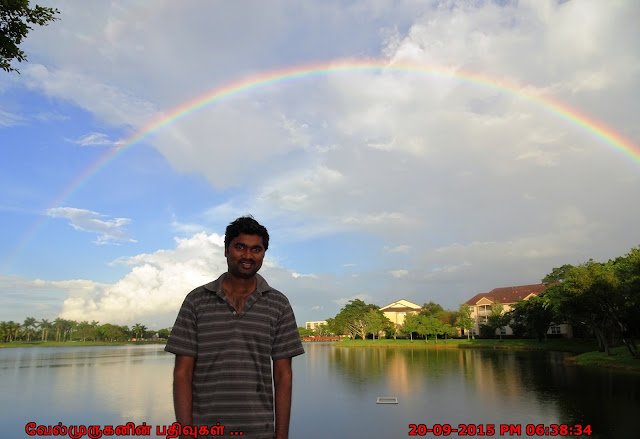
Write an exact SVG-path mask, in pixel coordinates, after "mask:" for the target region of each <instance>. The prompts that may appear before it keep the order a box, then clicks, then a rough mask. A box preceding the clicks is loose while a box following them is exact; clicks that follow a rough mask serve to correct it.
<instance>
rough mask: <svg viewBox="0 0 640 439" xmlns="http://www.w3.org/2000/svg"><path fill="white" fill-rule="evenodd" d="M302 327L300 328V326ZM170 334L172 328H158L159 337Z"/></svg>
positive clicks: (166, 336)
mask: <svg viewBox="0 0 640 439" xmlns="http://www.w3.org/2000/svg"><path fill="white" fill-rule="evenodd" d="M298 329H300V328H298ZM169 334H171V328H163V329H158V337H159V338H165V339H166V338H169Z"/></svg>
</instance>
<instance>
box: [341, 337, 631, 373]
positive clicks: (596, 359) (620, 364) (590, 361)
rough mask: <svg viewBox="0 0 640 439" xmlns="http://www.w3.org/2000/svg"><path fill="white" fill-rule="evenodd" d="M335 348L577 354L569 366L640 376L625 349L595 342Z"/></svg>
mask: <svg viewBox="0 0 640 439" xmlns="http://www.w3.org/2000/svg"><path fill="white" fill-rule="evenodd" d="M332 346H336V347H346V348H358V347H363V348H364V347H366V348H394V349H491V350H523V351H556V352H566V353H570V354H574V355H572V356H570V357H567V358H566V359H565V364H567V365H570V366H580V367H597V368H605V369H613V370H618V371H623V372H631V373H640V360H637V359H633V358H632V357H631V355H630V354H629V352H628V351H627V348H626V347H625V346H616V347H614V348H611V349H610V351H611V355H610V356H607V355H606V354H605V353H604V352H598V350H597V344H596V342H595V341H592V340H588V341H585V340H572V341H568V340H566V339H554V340H547V341H544V342H538V341H537V340H528V339H503V340H495V339H475V340H470V341H467V340H466V339H448V340H446V342H445V340H438V343H437V344H436V343H435V340H429V341H428V342H427V343H425V342H424V340H414V341H413V342H411V341H410V340H391V339H389V340H387V339H382V340H375V341H374V340H365V341H362V340H342V341H340V342H338V343H333V344H332Z"/></svg>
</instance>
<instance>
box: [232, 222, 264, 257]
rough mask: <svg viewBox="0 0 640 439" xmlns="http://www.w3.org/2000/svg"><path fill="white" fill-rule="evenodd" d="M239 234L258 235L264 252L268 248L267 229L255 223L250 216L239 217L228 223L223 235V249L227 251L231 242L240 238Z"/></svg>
mask: <svg viewBox="0 0 640 439" xmlns="http://www.w3.org/2000/svg"><path fill="white" fill-rule="evenodd" d="M240 234H245V235H258V236H260V237H261V238H262V243H263V244H264V250H265V251H266V250H267V249H268V248H269V232H267V228H266V227H265V226H263V225H262V224H260V223H259V222H258V221H256V220H255V219H254V218H253V217H252V216H251V215H247V216H241V217H240V218H238V219H236V220H235V221H233V222H230V223H229V225H228V226H227V230H226V231H225V234H224V248H225V249H227V250H228V249H229V244H230V243H231V241H233V239H234V238H237V237H238V236H240Z"/></svg>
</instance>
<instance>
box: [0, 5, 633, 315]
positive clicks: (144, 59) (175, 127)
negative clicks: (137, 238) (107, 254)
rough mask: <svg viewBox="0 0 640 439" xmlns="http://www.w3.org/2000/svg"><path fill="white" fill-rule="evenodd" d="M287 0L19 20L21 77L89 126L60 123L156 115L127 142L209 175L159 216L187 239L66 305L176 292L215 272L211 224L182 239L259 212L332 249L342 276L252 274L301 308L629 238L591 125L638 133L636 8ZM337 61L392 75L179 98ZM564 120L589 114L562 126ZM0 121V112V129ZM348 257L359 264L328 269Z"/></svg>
mask: <svg viewBox="0 0 640 439" xmlns="http://www.w3.org/2000/svg"><path fill="white" fill-rule="evenodd" d="M303 3H304V4H300V5H297V6H296V8H297V9H296V14H297V15H296V16H297V17H298V19H297V20H291V19H290V17H291V14H290V13H291V5H290V2H288V1H278V0H275V1H273V2H268V4H267V3H264V4H263V3H260V4H256V5H253V9H252V13H251V14H246V10H245V9H244V7H243V6H242V4H241V2H240V3H236V2H229V3H228V4H225V5H224V6H221V5H218V4H216V5H213V4H206V5H202V4H198V5H196V4H195V3H194V4H182V3H181V4H180V5H178V4H177V3H172V2H163V3H160V4H158V5H156V4H154V5H153V6H149V5H145V4H143V3H140V4H139V5H134V6H132V5H126V4H125V3H113V2H106V1H105V2H99V3H97V4H96V5H93V4H92V5H90V6H89V5H85V4H81V5H76V4H75V3H73V2H65V1H62V3H61V4H62V5H65V6H68V7H65V9H68V12H67V15H66V16H65V23H64V26H48V27H46V28H44V29H35V30H34V32H33V34H30V38H29V39H28V41H27V44H29V47H30V53H33V56H31V55H30V59H32V60H33V61H34V62H33V63H30V64H28V65H27V66H26V68H24V69H23V75H22V78H23V79H24V80H25V81H24V82H25V83H26V84H28V86H29V87H30V90H31V91H32V92H35V93H41V95H44V96H46V97H54V98H59V100H60V101H64V102H66V103H72V104H73V105H75V106H77V107H79V108H81V109H83V110H85V111H86V112H87V113H88V114H90V115H91V116H92V117H93V118H94V119H95V121H96V123H95V126H96V127H97V128H94V127H93V126H92V127H89V128H84V127H83V130H82V131H74V132H75V133H77V132H81V133H93V134H90V135H88V136H84V137H82V138H80V139H78V141H83V142H85V143H92V142H97V143H100V142H107V141H108V140H109V138H108V137H106V136H104V135H102V134H100V132H102V131H103V130H104V128H103V127H104V125H109V126H110V127H117V128H119V129H120V130H122V136H123V137H125V136H126V135H127V134H131V133H132V132H138V133H141V132H143V131H145V130H146V129H150V128H151V127H152V126H153V125H148V124H149V123H150V122H153V121H158V120H159V118H160V117H161V116H162V115H164V116H166V117H168V118H169V119H170V120H171V121H172V122H171V123H169V124H167V125H166V126H164V127H158V128H159V129H158V130H157V131H154V133H153V135H149V136H148V137H146V138H145V139H144V143H145V145H148V146H149V147H152V148H155V150H157V151H158V152H159V153H160V154H162V155H163V157H164V158H165V159H166V162H167V163H168V165H169V166H170V167H171V169H172V170H173V171H174V172H175V174H180V175H182V174H186V175H188V176H195V178H202V179H203V180H204V179H206V181H208V182H209V183H210V186H211V188H212V189H211V193H212V197H211V198H203V197H201V196H198V198H197V201H196V202H195V203H193V202H192V204H191V205H190V207H189V209H190V211H191V212H193V211H202V214H201V215H194V216H191V217H188V216H187V215H186V214H184V215H181V216H182V218H181V219H180V220H178V219H176V218H173V221H172V223H171V224H170V226H171V228H172V229H171V231H176V232H177V233H179V234H180V235H181V236H190V238H185V239H184V240H183V241H178V244H177V248H176V249H172V250H158V251H157V252H155V253H151V254H148V255H138V256H134V257H130V258H123V259H119V260H118V263H120V262H121V263H124V264H127V265H128V266H130V267H131V272H130V273H128V274H127V276H125V277H124V278H123V279H120V280H119V281H117V282H116V283H114V284H113V285H111V286H107V287H104V286H95V287H94V289H95V291H98V292H99V297H97V298H93V299H91V300H89V299H86V298H85V297H79V296H75V295H74V296H73V297H70V298H69V300H71V302H69V303H68V304H67V305H66V306H67V308H66V311H68V312H71V311H73V312H76V313H77V314H73V315H81V312H82V311H87V312H88V311H91V312H95V313H96V315H97V313H98V312H102V313H103V314H104V315H105V316H116V315H118V312H120V311H121V308H119V306H120V305H119V301H120V300H121V301H122V302H123V303H132V304H135V305H136V306H140V309H141V311H140V313H138V314H136V313H135V312H134V313H133V314H130V318H137V317H140V316H142V315H144V313H154V312H162V310H165V309H168V308H171V307H173V306H175V304H176V303H177V302H178V301H179V299H178V297H183V296H184V288H185V286H186V284H189V285H191V284H192V283H195V282H200V281H202V280H203V279H204V278H206V277H208V276H213V275H215V274H217V273H218V271H219V270H224V261H223V260H222V259H220V257H219V255H218V256H214V254H217V253H216V252H219V250H220V248H219V246H220V245H221V244H220V245H219V244H218V241H216V240H214V241H211V239H213V238H212V236H214V235H207V233H198V234H196V235H194V233H197V232H200V231H205V232H208V231H211V230H220V229H219V226H220V225H225V224H226V222H227V221H228V220H229V219H231V218H235V217H238V216H240V215H243V214H246V213H253V214H254V215H255V216H256V217H257V218H260V219H261V221H264V222H265V223H268V224H273V226H272V229H271V230H273V231H274V235H278V236H282V239H284V240H286V244H291V243H300V242H312V243H313V242H315V241H317V240H320V239H322V240H326V242H327V244H328V245H331V247H332V248H333V253H332V254H339V255H340V257H341V258H343V259H340V260H337V261H336V262H335V265H336V266H337V267H338V269H337V271H338V273H340V272H341V270H343V271H348V274H346V275H344V276H341V275H339V274H336V273H324V272H321V271H320V270H316V269H315V267H313V266H304V267H299V266H296V267H284V266H281V265H279V264H277V263H275V262H273V265H269V264H266V265H265V268H264V270H265V271H266V272H267V273H268V274H269V275H271V276H273V277H274V279H275V281H276V284H277V285H283V288H284V289H285V290H291V291H292V293H293V294H292V301H294V302H296V303H297V305H296V306H298V307H299V308H298V309H301V310H305V311H302V312H306V310H309V309H311V308H312V306H316V305H317V303H318V301H317V300H318V299H317V297H323V299H324V300H325V302H326V304H327V305H326V306H327V308H326V312H327V313H329V316H330V315H332V314H331V313H332V312H333V310H334V309H333V308H335V306H339V305H344V304H345V303H346V302H347V301H348V300H349V299H346V298H349V297H363V298H366V299H367V300H371V301H375V302H377V303H388V302H389V301H391V300H395V299H397V297H389V295H390V294H393V295H395V294H397V295H401V296H405V297H406V298H408V299H411V297H413V298H414V301H416V302H418V303H422V302H428V301H430V300H432V299H433V300H434V301H437V302H441V303H443V304H444V305H446V303H447V302H446V301H450V303H449V305H448V306H452V307H455V303H456V302H460V301H463V300H466V299H468V297H470V296H471V295H473V294H475V293H476V292H479V291H485V290H488V289H491V288H494V287H496V286H506V285H509V284H518V283H529V282H535V281H537V280H539V279H540V278H541V277H543V276H544V274H546V273H547V272H549V271H550V269H551V268H552V267H553V266H555V265H561V264H563V263H579V262H580V261H582V260H585V259H587V258H589V257H594V258H596V259H598V258H600V257H604V258H606V257H615V256H616V255H619V254H622V253H623V252H624V251H626V250H627V249H628V247H630V246H632V245H634V242H635V241H634V240H637V239H640V235H638V233H637V232H636V231H637V230H638V228H637V224H638V223H640V212H639V211H638V208H637V206H636V204H634V203H630V202H629V201H628V200H634V199H636V198H637V182H638V177H637V166H635V165H636V163H635V162H633V163H630V160H629V159H628V158H627V157H623V156H618V155H616V154H614V153H612V150H613V149H614V147H613V146H612V145H611V144H610V143H607V142H606V141H604V140H603V139H602V138H599V137H598V136H597V133H595V132H594V131H593V130H594V129H597V127H599V126H601V127H603V128H602V130H604V131H607V130H610V131H611V132H619V133H620V134H624V135H625V136H626V137H628V138H629V139H631V140H632V141H633V142H634V143H635V144H637V143H638V140H637V139H639V138H640V131H639V128H638V124H637V120H636V119H637V114H638V99H637V96H640V55H639V52H638V50H637V41H640V27H638V26H637V20H638V17H639V16H640V6H639V3H638V2H635V1H616V2H615V4H614V5H613V6H612V5H611V4H609V2H597V1H569V2H558V1H556V0H535V1H533V0H532V1H520V2H465V1H447V2H435V1H434V2H414V1H403V2H396V1H376V2H373V3H372V2H371V1H368V0H367V1H354V2H348V4H344V2H343V3H340V4H338V3H339V2H338V3H336V2H303ZM94 8H97V10H95V9H94ZM196 8H197V9H196ZM167 23H171V24H170V26H171V29H172V31H173V32H171V33H170V34H171V35H172V37H171V38H169V39H167V38H166V35H168V34H169V33H168V32H167V28H166V26H167ZM248 28H250V29H252V31H251V32H246V29H248ZM292 36H295V38H292ZM372 36H373V37H372ZM230 41H231V43H229V42H230ZM132 42H135V43H132ZM283 42H286V43H283ZM203 54H204V56H203ZM211 54H215V56H210V55H211ZM354 56H355V57H358V58H361V59H365V58H366V59H377V62H379V65H381V66H382V65H388V66H393V67H398V69H397V70H386V71H380V70H376V69H370V70H366V69H352V70H348V71H339V72H338V71H335V72H332V73H327V74H323V73H320V72H317V73H315V74H309V75H304V74H303V75H299V76H296V77H295V78H293V77H290V78H282V80H279V81H273V82H269V83H265V84H262V85H261V86H255V87H253V86H250V83H251V81H250V80H248V82H247V83H246V85H249V86H248V87H247V88H245V89H243V90H244V91H242V92H238V93H233V92H232V93H230V94H228V95H226V96H225V97H224V98H221V99H217V100H212V101H210V102H209V105H203V107H202V108H201V109H200V110H198V111H193V112H192V111H190V110H188V108H187V107H188V106H189V104H190V103H191V104H192V103H194V102H195V101H196V100H197V99H198V98H199V97H200V98H204V97H205V96H207V93H209V96H210V97H211V96H213V95H212V94H211V92H213V91H215V90H228V89H229V87H230V85H232V84H236V85H237V84H239V81H241V80H244V79H248V78H256V79H257V80H259V79H260V78H262V79H264V77H265V73H266V72H269V71H273V70H274V69H275V68H282V69H283V72H288V71H291V70H290V68H292V67H293V66H296V65H297V66H302V65H310V63H313V62H316V61H318V60H330V59H338V58H347V57H354ZM167 59H171V60H172V62H170V63H168V62H167ZM114 65H116V66H118V68H117V69H114V68H113V66H114ZM403 66H404V67H403ZM603 66H604V67H603ZM320 67H322V65H320ZM288 69H289V70H288ZM175 84H180V87H175V86H168V85H175ZM202 103H205V102H204V101H203V102H202ZM181 105H185V106H183V107H180V106H181ZM554 105H555V106H554ZM178 108H182V109H186V110H187V111H185V112H184V113H183V117H175V116H176V113H175V110H176V109H178ZM562 109H565V110H566V111H568V113H564V114H563V113H562ZM22 113H23V114H29V113H28V112H26V111H22V109H21V114H22ZM32 113H33V112H32ZM581 114H582V115H584V116H585V117H588V118H590V120H592V121H593V123H591V124H589V123H586V122H585V123H583V124H579V123H576V119H575V118H574V119H572V117H579V116H580V115H581ZM572 115H573V116H572ZM12 117H13V119H12ZM15 117H16V116H15V115H11V114H10V115H8V116H7V113H0V124H2V123H3V122H2V121H3V120H4V121H5V122H4V123H5V125H6V124H7V123H9V124H15V123H17V122H19V120H18V119H16V118H15ZM7 121H8V122H7ZM108 132H111V131H108ZM121 142H122V141H121ZM120 145H122V143H120ZM183 190H184V193H187V191H188V190H189V188H186V189H185V188H183V187H180V188H177V189H176V191H183ZM611 194H616V197H612V196H611ZM154 195H157V194H154ZM198 195H201V194H198ZM207 195H209V194H207ZM162 196H164V194H162ZM167 196H169V195H167ZM184 198H185V200H184V201H185V205H186V204H187V203H188V201H187V200H188V198H189V197H188V196H184ZM207 200H213V201H210V203H211V204H210V205H206V204H204V203H207ZM181 201H182V200H181ZM168 203H169V202H168ZM194 205H197V206H198V207H193V206H194ZM207 206H208V208H207ZM181 207H182V206H181ZM135 208H137V206H136V207H135ZM133 210H134V209H133V208H132V211H133ZM56 212H57V213H56ZM126 212H127V213H126V215H124V216H127V217H130V218H136V224H138V218H139V216H137V215H134V214H133V213H131V214H130V213H129V211H126ZM49 214H50V215H52V216H54V215H55V216H58V217H64V218H67V219H69V220H70V221H71V225H72V226H73V227H74V228H76V229H77V230H85V231H89V232H91V233H95V234H97V235H98V236H100V237H101V238H99V240H98V242H100V239H101V240H102V242H105V241H108V242H117V241H128V240H130V238H129V237H128V236H127V234H126V233H125V232H124V227H125V226H126V225H127V224H128V221H129V220H128V219H126V218H120V219H117V218H116V219H112V218H109V217H104V216H103V215H100V214H98V213H96V212H90V211H84V210H81V209H75V210H73V209H71V208H63V210H59V211H56V210H53V211H51V212H50V213H49ZM183 218H184V219H183ZM354 235H357V237H358V239H360V241H359V243H360V244H361V243H362V242H365V243H372V247H374V248H375V249H380V248H383V251H381V252H379V253H375V254H371V255H361V254H357V253H352V249H351V248H349V247H348V246H347V245H344V244H343V241H344V238H345V236H347V237H352V236H354ZM218 238H219V237H218ZM218 238H216V239H218ZM396 243H404V244H402V245H396ZM384 245H388V247H384ZM394 245H395V247H393V246H394ZM310 247H311V248H314V246H310ZM356 247H357V246H356ZM203 252H204V253H203ZM203 254H204V256H202V255H203ZM363 256H364V257H363ZM168 257H174V258H176V259H175V261H174V260H170V259H166V258H168ZM309 259H311V258H309ZM398 259H402V261H403V262H405V263H406V265H398ZM354 260H356V261H358V265H357V269H358V272H355V271H356V270H355V269H352V268H351V267H354V264H349V263H345V262H348V261H354ZM174 262H175V266H174ZM181 264H182V265H181ZM282 265H284V264H282ZM310 265H311V263H310ZM327 265H329V264H327ZM398 266H401V267H405V269H403V270H397V269H396V268H397V267H398ZM344 267H349V268H350V269H349V270H344ZM180 270H185V273H190V274H189V276H188V277H189V279H191V280H189V281H188V282H184V281H183V279H182V278H179V273H180ZM299 273H314V276H315V277H312V276H309V275H301V274H299ZM389 273H392V275H389ZM393 273H396V276H395V277H394V275H393ZM398 276H400V277H402V280H401V281H398V280H397V277H398ZM177 279H180V280H177ZM365 280H366V285H367V289H364V287H363V286H362V285H363V283H364V282H363V281H365ZM371 284H375V285H376V287H375V288H373V287H369V285H371ZM396 284H401V289H400V288H399V289H394V288H395V286H396ZM327 285H331V287H332V288H331V292H330V293H327V291H326V290H327ZM145 288H146V290H145ZM154 288H155V290H154ZM147 290H151V291H157V294H158V297H159V300H158V303H159V304H160V305H161V306H158V308H153V307H152V308H144V307H145V306H153V305H148V303H150V302H151V303H153V302H154V300H151V299H150V298H149V297H147V296H144V295H143V296H144V297H146V299H148V300H146V302H145V303H139V301H138V300H139V299H138V298H136V297H135V292H136V291H138V292H139V291H147ZM138 294H142V293H138ZM144 294H151V293H144ZM307 295H308V296H310V297H312V298H313V301H311V300H310V299H306V296H307ZM431 295H433V296H431ZM334 305H335V306H334ZM331 307H333V308H331ZM334 314H335V313H334ZM69 315H70V314H69Z"/></svg>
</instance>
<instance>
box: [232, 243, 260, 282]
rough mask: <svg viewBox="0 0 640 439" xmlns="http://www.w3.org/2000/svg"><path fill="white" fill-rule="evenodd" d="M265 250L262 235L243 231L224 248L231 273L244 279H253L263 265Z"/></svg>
mask: <svg viewBox="0 0 640 439" xmlns="http://www.w3.org/2000/svg"><path fill="white" fill-rule="evenodd" d="M264 252H265V250H264V245H263V242H262V237H261V236H259V235H245V234H244V233H241V234H240V235H238V236H237V237H236V238H233V239H232V240H231V242H230V243H229V247H228V248H226V249H225V250H224V255H225V256H226V258H227V266H228V267H229V273H231V274H232V275H234V276H236V277H239V278H242V279H251V278H252V277H253V276H255V274H256V273H257V272H258V270H260V267H262V260H263V259H264Z"/></svg>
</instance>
